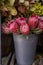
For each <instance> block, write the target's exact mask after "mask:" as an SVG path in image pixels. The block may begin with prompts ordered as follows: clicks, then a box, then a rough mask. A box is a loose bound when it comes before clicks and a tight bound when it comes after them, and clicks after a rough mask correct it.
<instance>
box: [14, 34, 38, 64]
mask: <svg viewBox="0 0 43 65" xmlns="http://www.w3.org/2000/svg"><path fill="white" fill-rule="evenodd" d="M13 39H14V46H15V52H16V59H17V65H31V64H32V63H33V60H34V55H35V51H36V45H37V40H38V37H37V35H35V34H31V35H29V36H28V37H26V36H23V35H15V34H13Z"/></svg>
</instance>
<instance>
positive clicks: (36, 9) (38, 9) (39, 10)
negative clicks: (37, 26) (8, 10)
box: [30, 2, 43, 16]
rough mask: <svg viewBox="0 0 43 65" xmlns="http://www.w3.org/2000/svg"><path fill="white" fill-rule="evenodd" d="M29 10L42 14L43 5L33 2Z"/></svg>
mask: <svg viewBox="0 0 43 65" xmlns="http://www.w3.org/2000/svg"><path fill="white" fill-rule="evenodd" d="M30 10H31V11H32V12H33V13H34V14H37V15H38V16H43V5H41V3H38V2H37V3H35V4H34V6H33V7H32V8H31V9H30Z"/></svg>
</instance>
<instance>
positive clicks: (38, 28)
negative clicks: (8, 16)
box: [2, 14, 43, 35]
mask: <svg viewBox="0 0 43 65" xmlns="http://www.w3.org/2000/svg"><path fill="white" fill-rule="evenodd" d="M3 28H4V25H3V24H2V29H3ZM5 29H6V27H5V28H4V29H3V30H5ZM6 31H9V32H10V33H15V34H23V35H28V34H30V33H37V34H39V33H40V32H43V17H42V18H39V17H38V16H37V15H35V14H32V15H31V16H30V17H28V18H24V17H18V18H16V19H13V20H10V21H9V22H8V24H7V29H6ZM6 31H5V32H6ZM9 32H8V33H9Z"/></svg>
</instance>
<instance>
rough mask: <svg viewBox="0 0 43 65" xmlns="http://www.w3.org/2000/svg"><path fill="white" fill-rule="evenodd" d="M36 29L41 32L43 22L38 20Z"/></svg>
mask: <svg viewBox="0 0 43 65" xmlns="http://www.w3.org/2000/svg"><path fill="white" fill-rule="evenodd" d="M38 29H39V30H42V31H43V20H39V24H38Z"/></svg>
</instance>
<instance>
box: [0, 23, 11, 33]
mask: <svg viewBox="0 0 43 65" xmlns="http://www.w3.org/2000/svg"><path fill="white" fill-rule="evenodd" d="M1 28H2V32H3V33H5V34H9V33H10V30H9V28H8V26H7V24H6V23H5V22H3V23H2V26H1Z"/></svg>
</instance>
